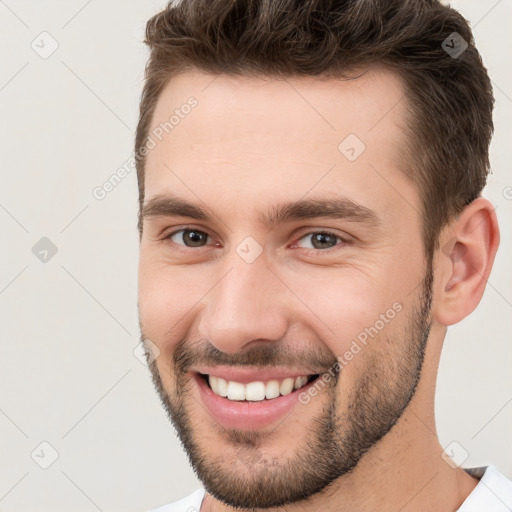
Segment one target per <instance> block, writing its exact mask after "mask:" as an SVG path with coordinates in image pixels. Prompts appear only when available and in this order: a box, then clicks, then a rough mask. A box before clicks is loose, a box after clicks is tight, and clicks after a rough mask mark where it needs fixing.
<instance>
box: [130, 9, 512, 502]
mask: <svg viewBox="0 0 512 512" xmlns="http://www.w3.org/2000/svg"><path fill="white" fill-rule="evenodd" d="M146 42H147V44H148V45H149V47H150V49H151V55H150V59H149V62H148V65H147V68H146V81H145V86H144V91H143V95H142V99H141V109H140V121H139V125H138V130H137V136H136V154H137V157H138V158H137V164H138V179H139V191H140V222H139V228H140V234H141V245H140V269H139V276H140V278H139V311H140V324H141V331H142V338H143V340H144V342H145V345H146V349H147V356H148V361H149V362H150V368H151V371H152V374H153V379H154V382H155V386H156V389H157V390H158V393H159V395H160V397H161V400H162V402H163V404H164V406H165V408H166V410H167V412H168V414H169V416H170V418H171V419H172V421H173V423H174V425H175V427H176V429H177V431H178V434H179V437H180V439H181V441H182V444H183V446H184V448H185V450H186V451H187V453H188V455H189V458H190V462H191V464H192V466H193V468H194V470H195V472H196V473H197V475H198V477H199V478H200V480H201V481H202V483H203V484H204V489H200V490H198V491H197V492H195V493H193V494H192V495H190V496H188V497H186V498H184V499H183V500H181V501H180V502H177V503H174V504H171V505H167V506H163V507H161V508H159V509H158V510H159V511H161V512H162V511H167V512H169V511H199V510H200V511H201V512H204V511H212V512H217V511H228V510H233V509H237V510H255V509H267V510H278V509H279V510H286V511H301V512H302V511H319V510H322V511H326V512H327V511H337V512H339V511H350V512H356V511H365V512H368V511H377V510H378V511H380V512H385V511H393V512H396V511H401V512H412V511H414V512H419V511H429V512H431V511H436V512H449V511H450V512H451V511H455V510H459V511H464V512H470V511H471V512H474V511H479V512H482V511H486V512H489V511H494V512H498V511H506V510H512V482H511V481H510V480H508V479H507V478H506V477H505V476H504V475H503V474H501V473H500V472H499V471H498V469H497V468H496V467H494V466H492V465H491V466H488V467H483V468H473V469H462V468H461V467H458V465H457V464H456V463H455V461H453V462H452V463H449V462H450V460H449V457H448V455H447V454H446V453H445V452H443V448H442V446H441V445H440V443H439V440H438V437H437V434H436V426H435V419H434V395H435V383H436V374H437V368H438V363H439V358H440V354H441V349H442V345H443V340H444V338H445V334H446V330H447V326H449V325H453V324H455V323H457V322H459V321H460V320H462V319H463V318H465V317H466V316H467V315H469V314H470V313H471V312H472V311H473V310H474V309H475V307H476V306H477V304H478V302H479V301H480V299H481V297H482V294H483V292H484V288H485V284H486V280H487V278H488V276H489V274H490V271H491V267H492V264H493V260H494V256H495V254H496V250H497V247H498V243H499V230H498V225H497V219H496V215H495V212H494V208H493V206H492V204H491V203H490V202H489V201H488V200H486V199H484V198H483V197H481V191H482V189H483V187H484V185H485V182H486V176H487V173H488V171H489V160H488V148H489V141H490V138H491V135H492V131H493V124H492V109H493V96H492V89H491V85H490V80H489V78H488V75H487V72H486V70H485V68H484V67H483V64H482V62H481V60H480V56H479V54H478V52H477V50H476V49H475V47H474V41H473V38H472V34H471V31H470V29H469V27H468V25H467V23H466V21H465V20H464V19H463V18H462V16H461V15H460V14H459V13H457V12H456V11H454V10H453V9H451V8H449V7H447V6H443V5H442V4H441V3H439V2H437V1H435V0H408V1H404V0H352V1H348V0H347V1H339V2H324V1H320V0H307V1H306V0H304V1H302V2H295V1H292V0H273V1H271V2H270V1H264V0H232V1H226V0H184V1H182V2H181V3H178V4H170V5H169V6H168V7H167V8H166V9H165V10H164V11H163V12H161V13H160V14H158V15H156V16H155V17H153V18H152V19H151V20H150V21H149V22H148V25H147V31H146Z"/></svg>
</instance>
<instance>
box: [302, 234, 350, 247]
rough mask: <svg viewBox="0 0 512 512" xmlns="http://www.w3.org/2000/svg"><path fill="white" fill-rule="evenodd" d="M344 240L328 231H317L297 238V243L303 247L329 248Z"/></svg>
mask: <svg viewBox="0 0 512 512" xmlns="http://www.w3.org/2000/svg"><path fill="white" fill-rule="evenodd" d="M338 241H339V242H340V243H343V242H344V240H343V239H342V238H341V237H339V236H338V235H335V234H334V233H329V232H328V231H317V232H314V233H308V234H307V235H304V236H303V237H301V238H300V239H299V241H298V242H297V245H298V246H299V247H301V248H303V249H330V248H331V247H335V246H336V245H340V243H338Z"/></svg>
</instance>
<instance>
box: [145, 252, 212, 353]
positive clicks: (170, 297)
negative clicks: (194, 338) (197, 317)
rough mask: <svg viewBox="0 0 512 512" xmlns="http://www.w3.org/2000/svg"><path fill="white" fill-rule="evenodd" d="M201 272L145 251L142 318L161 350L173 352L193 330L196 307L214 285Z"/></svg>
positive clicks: (146, 333)
mask: <svg viewBox="0 0 512 512" xmlns="http://www.w3.org/2000/svg"><path fill="white" fill-rule="evenodd" d="M201 277H202V275H201V273H200V272H199V271H198V270H197V269H196V270H194V271H193V272H184V271H183V268H180V267H175V268H173V267H171V266H168V265H165V264H163V263H161V262H158V261H152V260H150V258H145V257H143V255H142V254H141V259H140V265H139V285H138V300H139V318H140V322H141V325H142V329H143V334H144V336H145V337H147V338H149V339H151V341H152V342H153V343H155V344H156V345H157V346H158V348H159V349H160V351H161V353H165V354H167V355H169V354H170V353H171V352H172V350H173V348H174V346H175V345H176V344H177V343H178V342H179V341H181V340H182V339H183V338H184V337H185V336H186V335H187V334H188V332H189V331H190V322H191V321H192V320H193V312H194V306H196V305H197V304H198V303H200V301H201V299H202V298H204V296H205V295H206V294H207V292H208V290H209V289H210V288H211V285H209V284H208V282H206V280H204V279H201Z"/></svg>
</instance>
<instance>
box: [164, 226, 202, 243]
mask: <svg viewBox="0 0 512 512" xmlns="http://www.w3.org/2000/svg"><path fill="white" fill-rule="evenodd" d="M165 238H167V239H169V240H171V241H172V242H174V243H175V244H178V245H184V246H185V247H203V246H204V245H206V244H207V242H208V240H209V238H210V237H209V235H208V233H205V232H204V231H200V230H198V229H192V228H188V229H180V230H178V231H174V232H173V233H170V234H169V235H167V236H166V237H165Z"/></svg>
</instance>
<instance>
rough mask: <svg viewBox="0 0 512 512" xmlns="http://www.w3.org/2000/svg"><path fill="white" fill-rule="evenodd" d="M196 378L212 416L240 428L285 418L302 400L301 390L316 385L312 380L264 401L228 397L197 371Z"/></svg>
mask: <svg viewBox="0 0 512 512" xmlns="http://www.w3.org/2000/svg"><path fill="white" fill-rule="evenodd" d="M194 380H195V381H196V384H197V386H198V388H199V394H200V395H201V400H202V402H203V404H204V405H205V407H206V409H207V410H208V412H209V413H210V415H211V416H212V418H213V419H214V420H215V421H216V422H217V423H218V424H219V425H221V426H222V427H224V428H228V429H237V430H260V429H264V428H265V427H269V426H272V425H273V424H275V423H276V422H278V421H280V420H281V421H282V419H283V418H285V417H286V416H287V415H288V414H290V413H291V411H292V410H293V408H294V407H295V406H296V405H297V404H298V403H299V401H298V398H299V395H300V393H302V392H304V391H307V389H308V388H309V387H310V386H311V385H313V384H314V382H315V381H312V382H310V383H308V384H306V385H305V386H303V387H302V388H300V389H297V390H295V391H292V392H291V393H290V394H288V395H286V396H279V397H277V398H273V399H271V400H262V401H261V402H249V401H236V400H228V399H227V398H224V397H222V396H219V395H216V394H215V393H214V392H213V391H212V390H211V388H210V387H209V386H208V384H207V383H206V382H205V380H204V379H203V378H202V377H200V376H199V375H198V374H197V373H196V374H195V375H194Z"/></svg>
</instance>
